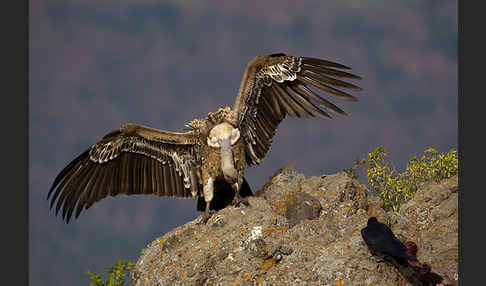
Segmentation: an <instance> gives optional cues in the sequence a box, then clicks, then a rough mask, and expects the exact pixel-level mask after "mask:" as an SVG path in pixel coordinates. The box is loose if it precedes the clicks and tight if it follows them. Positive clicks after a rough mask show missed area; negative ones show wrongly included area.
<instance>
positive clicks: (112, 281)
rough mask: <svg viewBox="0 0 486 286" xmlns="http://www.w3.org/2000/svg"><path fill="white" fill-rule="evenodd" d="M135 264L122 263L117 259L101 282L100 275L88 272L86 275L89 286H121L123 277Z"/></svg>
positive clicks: (123, 281) (123, 280)
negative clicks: (88, 279)
mask: <svg viewBox="0 0 486 286" xmlns="http://www.w3.org/2000/svg"><path fill="white" fill-rule="evenodd" d="M134 266H135V263H133V262H128V261H123V260H122V259H119V260H118V261H117V262H116V263H115V265H113V266H112V267H110V269H109V270H108V277H106V280H105V281H104V282H103V279H102V278H101V275H99V274H96V273H94V272H92V271H91V270H88V272H87V274H88V275H89V276H90V283H89V286H123V284H124V283H125V276H126V272H128V270H131V269H132V268H133V267H134Z"/></svg>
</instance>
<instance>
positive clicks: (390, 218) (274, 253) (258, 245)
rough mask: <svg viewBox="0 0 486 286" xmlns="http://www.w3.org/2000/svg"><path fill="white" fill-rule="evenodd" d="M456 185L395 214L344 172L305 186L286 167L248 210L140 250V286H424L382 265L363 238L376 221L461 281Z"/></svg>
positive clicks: (422, 192) (423, 191) (432, 190)
mask: <svg viewBox="0 0 486 286" xmlns="http://www.w3.org/2000/svg"><path fill="white" fill-rule="evenodd" d="M457 183H458V182H457V176H456V177H453V178H450V179H447V180H444V181H442V182H440V183H434V182H430V183H426V184H424V185H423V186H421V187H420V189H419V190H418V192H417V194H416V195H415V197H414V198H413V199H412V200H411V201H409V202H408V203H407V204H405V205H403V206H402V207H401V209H400V211H399V213H398V214H393V213H392V212H386V211H384V210H383V209H382V208H381V207H382V206H383V202H382V201H381V199H380V198H378V197H376V196H374V195H372V194H370V192H369V191H368V189H367V188H366V187H365V186H364V185H362V184H361V183H360V182H358V181H357V180H354V179H352V178H350V177H349V176H348V175H347V174H346V173H344V172H340V173H338V174H333V175H327V176H325V177H324V176H322V177H321V176H314V177H309V178H306V177H305V176H304V175H303V174H298V173H297V172H296V170H295V167H294V166H292V165H287V166H285V167H284V168H282V169H281V170H279V172H277V173H276V174H275V175H274V176H273V177H272V178H271V179H270V180H269V181H268V182H267V183H266V184H265V185H264V186H263V187H262V189H260V190H259V191H258V192H257V193H256V195H255V196H253V197H250V198H249V203H250V206H248V207H245V206H243V207H238V208H235V207H233V206H230V207H226V208H224V209H222V210H220V211H218V212H217V213H215V214H213V216H212V217H211V218H210V220H209V221H208V222H207V224H198V222H199V219H200V217H199V218H197V219H196V220H194V221H190V222H188V223H186V224H185V225H182V226H180V227H178V228H176V229H174V230H172V231H171V232H168V233H166V234H165V235H163V236H162V237H159V238H157V239H156V240H154V241H153V242H152V243H150V244H149V245H148V246H147V247H146V248H144V249H143V250H142V253H141V256H140V258H139V259H138V261H137V263H136V266H135V268H134V269H133V271H132V272H131V279H132V281H131V283H132V284H133V285H137V286H141V285H151V286H154V285H240V286H243V285H338V286H342V285H366V286H367V285H375V286H381V285H383V286H384V285H419V284H416V283H415V284H413V283H412V282H409V281H407V280H406V279H404V277H403V276H402V274H400V271H399V270H397V269H395V268H394V267H393V266H392V265H391V264H388V263H377V262H376V261H375V260H374V259H373V258H372V257H371V254H370V253H369V251H368V249H367V247H366V245H365V244H364V242H363V239H362V237H361V233H360V230H361V229H362V228H363V227H364V226H366V222H367V220H368V218H369V217H370V216H376V217H377V218H378V219H379V220H380V221H381V222H384V223H386V224H388V225H389V226H390V228H391V229H392V230H393V232H394V233H395V235H396V236H397V237H398V238H399V239H401V240H402V241H403V242H405V241H413V242H415V243H416V244H417V246H418V253H417V257H418V259H419V260H420V261H421V262H424V263H427V264H429V265H430V266H431V267H432V271H433V272H435V273H438V274H440V275H441V276H444V277H446V278H447V279H450V280H454V279H457V276H458V272H457V271H458V267H457V266H458V264H457V263H458V221H457V218H458V205H457V202H458V201H457V197H458V189H457Z"/></svg>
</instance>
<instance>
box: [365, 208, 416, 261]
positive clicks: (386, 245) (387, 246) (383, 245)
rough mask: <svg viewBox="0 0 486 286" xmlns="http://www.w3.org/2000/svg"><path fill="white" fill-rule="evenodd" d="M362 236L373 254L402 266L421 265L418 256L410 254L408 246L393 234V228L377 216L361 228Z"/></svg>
mask: <svg viewBox="0 0 486 286" xmlns="http://www.w3.org/2000/svg"><path fill="white" fill-rule="evenodd" d="M361 236H362V237H363V240H364V241H365V243H366V245H367V246H368V249H369V250H370V252H371V254H372V255H373V256H376V257H378V258H380V259H383V260H385V261H388V262H391V263H392V264H393V265H394V266H395V267H398V265H397V263H398V264H400V265H402V266H405V267H407V266H412V267H420V266H421V264H420V263H419V262H418V260H417V258H415V257H414V256H411V255H409V254H408V252H407V251H408V249H407V247H406V246H405V245H404V244H403V243H402V242H401V241H400V240H399V239H398V238H396V236H395V235H394V234H393V232H392V231H391V229H390V228H389V227H388V226H386V225H385V224H383V223H380V222H378V220H377V219H376V217H370V218H369V219H368V225H367V226H366V227H365V228H363V229H362V230H361Z"/></svg>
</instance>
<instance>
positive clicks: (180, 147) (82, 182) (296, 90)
mask: <svg viewBox="0 0 486 286" xmlns="http://www.w3.org/2000/svg"><path fill="white" fill-rule="evenodd" d="M349 70H350V68H349V67H347V66H345V65H342V64H339V63H335V62H332V61H328V60H324V59H317V58H311V57H296V56H288V55H286V54H283V53H278V54H271V55H266V56H257V57H255V58H254V59H252V60H251V61H250V62H249V63H248V65H247V67H246V70H245V72H244V74H243V79H242V81H241V85H240V87H239V90H238V93H237V96H236V101H235V103H234V105H233V108H230V107H228V106H227V107H225V108H219V109H218V110H217V111H216V112H209V113H208V115H207V117H205V118H202V119H193V120H191V121H189V122H188V123H187V124H186V128H185V129H186V130H184V131H186V132H171V131H164V130H159V129H154V128H151V127H147V126H142V125H137V124H124V125H122V126H121V127H120V128H119V129H117V130H114V131H112V132H110V133H108V134H106V135H105V136H104V137H103V138H101V140H99V141H98V142H96V143H95V144H93V145H92V146H91V147H90V148H89V149H87V150H86V151H84V152H83V153H82V154H80V155H79V156H78V157H76V158H75V159H74V160H73V161H72V162H70V163H69V164H68V165H67V166H66V167H65V168H63V169H62V170H61V171H60V173H59V174H58V175H57V177H56V178H55V179H54V181H53V183H52V187H51V188H50V190H49V192H48V195H47V200H49V199H50V209H52V208H53V206H54V205H55V206H56V208H55V209H56V216H57V215H58V213H59V212H60V211H61V209H62V219H65V220H66V223H69V220H70V218H71V216H72V215H73V214H74V216H75V218H78V216H79V214H80V213H81V212H82V211H83V209H85V210H86V209H88V208H90V207H91V206H92V205H93V203H95V202H98V201H100V200H101V199H103V198H106V197H108V196H116V195H119V194H124V195H142V194H150V195H156V196H161V197H180V198H198V199H199V203H198V205H199V206H198V210H200V209H204V215H203V221H204V222H207V220H208V219H209V217H210V209H211V208H214V207H211V201H212V200H213V199H214V197H215V195H218V190H217V188H220V189H221V190H223V191H221V192H220V193H222V192H226V191H227V190H228V189H229V190H230V191H232V193H233V194H234V195H233V197H232V200H231V201H230V204H233V205H239V204H240V203H241V202H244V198H243V196H242V195H241V194H240V189H241V187H242V184H243V183H244V178H243V175H244V170H245V168H246V166H247V165H248V166H253V165H258V164H260V163H261V162H262V160H263V159H264V157H265V156H266V154H267V153H268V151H269V149H270V145H271V144H272V138H273V136H274V135H275V132H276V131H277V127H278V126H279V124H280V122H281V121H282V120H283V119H284V118H285V116H286V115H289V116H290V117H292V118H301V117H305V118H314V117H320V118H324V119H331V115H330V114H329V113H330V112H332V113H335V114H340V115H347V114H346V113H345V112H344V111H343V110H341V109H340V108H339V107H338V106H336V105H334V104H333V103H331V102H330V101H329V100H327V99H325V98H323V97H322V96H321V95H319V92H323V93H325V94H329V95H331V96H334V97H336V98H339V99H342V100H346V101H357V98H356V97H354V96H353V95H350V94H349V93H348V92H345V91H343V90H342V89H345V90H346V89H347V90H352V91H359V90H361V88H360V87H358V86H356V85H354V84H352V83H349V82H347V81H344V80H345V79H351V80H359V79H361V77H359V76H357V75H354V74H352V73H350V72H349ZM311 88H313V89H314V90H313V89H311ZM317 91H319V92H317ZM228 186H229V187H228ZM225 190H226V191H225ZM201 203H202V205H203V206H202V207H201V206H200V205H201ZM245 204H247V202H246V203H245Z"/></svg>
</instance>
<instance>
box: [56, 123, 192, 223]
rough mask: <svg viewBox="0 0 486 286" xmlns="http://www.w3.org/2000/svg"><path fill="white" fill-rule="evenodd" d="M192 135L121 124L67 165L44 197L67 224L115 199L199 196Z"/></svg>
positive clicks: (190, 133)
mask: <svg viewBox="0 0 486 286" xmlns="http://www.w3.org/2000/svg"><path fill="white" fill-rule="evenodd" d="M195 143H196V138H195V137H194V135H193V133H192V132H187V133H175V132H167V131H161V130H157V129H152V128H149V127H145V126H140V125H135V124H127V125H123V126H122V127H121V128H120V129H118V130H115V131H113V132H111V133H109V134H107V135H106V136H104V137H103V138H102V139H101V140H100V141H99V142H97V143H96V144H94V145H93V146H91V148H89V149H88V150H86V151H85V152H84V153H82V154H81V155H79V156H78V157H77V158H76V159H74V160H73V161H72V162H71V163H69V165H67V166H66V167H65V168H64V169H63V170H62V171H61V172H60V173H59V175H57V177H56V178H55V180H54V183H53V184H52V187H51V189H50V191H49V193H48V195H47V199H49V197H51V195H52V197H51V204H50V207H51V208H52V207H53V205H54V203H55V201H56V199H57V204H56V215H57V214H58V212H59V210H60V209H61V207H62V217H63V219H66V222H69V219H70V218H71V215H72V214H73V211H74V209H75V207H76V203H77V207H76V214H75V217H76V218H77V217H78V216H79V214H80V213H81V211H82V210H83V208H84V209H88V208H89V207H90V206H91V205H92V204H93V203H95V202H97V201H99V200H101V199H103V198H105V197H107V196H116V195H118V194H125V195H136V194H153V195H157V196H174V197H193V196H196V195H198V194H199V186H198V182H197V172H198V169H197V167H196V165H195V162H196V160H195V155H196V154H194V144H195Z"/></svg>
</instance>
